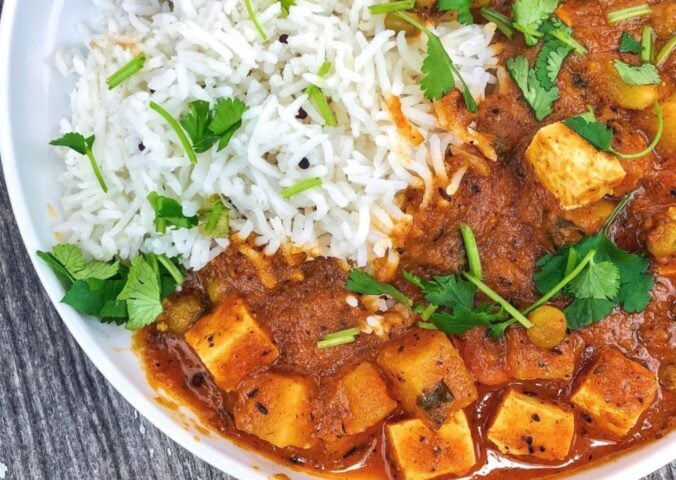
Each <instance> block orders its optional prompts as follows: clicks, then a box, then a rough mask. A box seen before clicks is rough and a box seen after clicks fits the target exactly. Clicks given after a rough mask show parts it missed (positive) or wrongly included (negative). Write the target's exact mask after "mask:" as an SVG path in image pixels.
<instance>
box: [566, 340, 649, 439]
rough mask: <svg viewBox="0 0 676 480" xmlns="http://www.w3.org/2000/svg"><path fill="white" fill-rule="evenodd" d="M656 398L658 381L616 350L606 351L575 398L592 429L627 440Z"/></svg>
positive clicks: (574, 401)
mask: <svg viewBox="0 0 676 480" xmlns="http://www.w3.org/2000/svg"><path fill="white" fill-rule="evenodd" d="M656 395H657V378H656V376H655V373H653V372H651V371H650V370H648V369H647V368H645V367H644V366H643V365H641V364H639V363H637V362H635V361H633V360H629V359H628V358H627V357H625V356H624V355H623V354H622V353H620V352H619V351H617V350H615V349H614V348H608V349H604V350H603V351H602V352H601V353H600V355H599V357H598V359H597V360H596V363H595V364H594V366H593V367H592V368H591V370H589V372H588V373H587V374H586V375H585V376H584V379H583V380H582V383H581V384H580V386H579V388H578V389H577V391H576V392H575V393H574V394H573V396H572V398H571V400H572V401H573V403H574V404H575V405H576V406H578V407H580V408H581V409H582V410H584V411H585V412H587V413H588V415H589V417H591V420H592V421H591V423H592V425H594V426H596V427H597V428H600V429H601V430H604V431H606V432H608V433H610V434H611V435H613V436H615V437H624V436H626V435H627V434H628V433H629V431H630V430H631V429H632V428H633V427H634V425H636V423H637V422H638V419H639V418H640V417H641V414H643V412H644V411H645V410H646V409H647V408H648V407H649V406H650V404H651V403H652V402H653V401H654V400H655V396H656Z"/></svg>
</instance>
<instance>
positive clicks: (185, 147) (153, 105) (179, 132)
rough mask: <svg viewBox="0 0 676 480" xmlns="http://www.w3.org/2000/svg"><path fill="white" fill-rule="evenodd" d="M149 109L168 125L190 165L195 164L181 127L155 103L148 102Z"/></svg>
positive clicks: (188, 142)
mask: <svg viewBox="0 0 676 480" xmlns="http://www.w3.org/2000/svg"><path fill="white" fill-rule="evenodd" d="M150 108H151V109H153V110H154V111H156V112H157V113H158V114H159V115H160V116H161V117H162V118H163V119H164V120H165V121H166V122H167V123H168V124H169V126H170V127H171V129H172V130H173V131H174V133H176V136H177V137H178V139H179V141H180V142H181V145H182V146H183V150H185V153H186V154H187V155H188V159H189V160H190V163H197V155H195V151H194V150H193V148H192V145H191V144H190V141H189V140H188V137H186V135H185V132H184V131H183V129H182V128H181V125H179V123H178V122H177V121H176V120H175V119H174V117H172V116H171V114H170V113H169V112H167V111H166V110H165V109H164V108H162V107H161V106H160V105H158V104H157V103H155V102H150Z"/></svg>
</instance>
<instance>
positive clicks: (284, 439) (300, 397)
mask: <svg viewBox="0 0 676 480" xmlns="http://www.w3.org/2000/svg"><path fill="white" fill-rule="evenodd" d="M314 390H315V388H314V385H313V384H312V382H310V381H309V380H308V379H306V378H303V377H300V376H297V375H286V374H278V373H272V372H265V373H262V374H260V375H256V376H255V377H253V378H250V379H249V380H246V381H245V382H244V383H242V385H241V387H240V389H239V390H238V392H237V393H238V395H237V400H236V403H235V406H234V408H233V415H234V417H235V426H236V427H237V428H238V429H240V430H243V431H245V432H247V433H251V434H252V435H255V436H257V437H258V438H260V439H262V440H265V441H266V442H269V443H271V444H273V445H274V446H276V447H279V448H285V447H298V448H310V447H311V446H312V444H313V437H312V434H313V431H314V425H313V422H312V418H311V411H312V409H311V404H312V398H313V396H314Z"/></svg>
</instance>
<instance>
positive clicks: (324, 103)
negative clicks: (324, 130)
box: [305, 62, 338, 127]
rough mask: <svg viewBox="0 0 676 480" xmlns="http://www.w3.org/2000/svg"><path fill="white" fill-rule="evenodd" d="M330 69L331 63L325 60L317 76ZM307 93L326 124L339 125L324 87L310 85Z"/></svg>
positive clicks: (321, 75) (306, 90)
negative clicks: (323, 89) (323, 90)
mask: <svg viewBox="0 0 676 480" xmlns="http://www.w3.org/2000/svg"><path fill="white" fill-rule="evenodd" d="M329 70H331V63H330V62H324V63H322V66H321V67H319V70H318V71H317V76H318V77H321V78H323V77H324V76H325V75H326V74H327V73H329ZM305 93H306V94H307V96H308V98H309V99H310V101H311V102H312V104H313V105H314V106H315V108H316V109H317V110H318V111H319V115H321V117H322V118H323V119H324V121H325V122H326V124H327V125H328V126H329V127H335V126H337V125H338V122H337V121H336V117H335V115H334V114H333V111H332V110H331V106H330V105H329V99H328V98H326V95H324V92H322V89H321V88H319V87H318V86H317V85H310V86H309V87H307V88H306V89H305Z"/></svg>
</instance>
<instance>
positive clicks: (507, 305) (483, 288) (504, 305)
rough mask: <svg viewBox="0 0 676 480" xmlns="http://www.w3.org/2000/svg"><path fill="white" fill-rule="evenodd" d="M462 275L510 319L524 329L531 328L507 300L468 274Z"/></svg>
mask: <svg viewBox="0 0 676 480" xmlns="http://www.w3.org/2000/svg"><path fill="white" fill-rule="evenodd" d="M462 275H463V276H464V277H465V278H466V279H467V280H469V282H470V283H472V284H473V285H474V286H475V287H476V288H478V289H479V291H480V292H482V293H483V294H484V295H486V296H487V297H488V298H490V299H491V300H493V301H494V302H495V303H497V304H498V305H500V306H501V307H502V308H504V309H505V311H506V312H507V313H509V314H510V315H511V316H512V318H514V319H515V320H516V321H517V322H519V323H520V324H521V325H523V326H524V327H526V328H531V327H532V326H533V324H532V323H531V321H530V320H528V319H527V318H526V317H525V316H524V315H523V314H522V313H521V312H519V311H518V310H517V309H516V308H514V306H513V305H512V304H511V303H509V302H508V301H507V300H505V299H504V298H502V297H501V296H500V295H498V294H497V293H496V292H495V290H493V289H492V288H491V287H489V286H488V285H486V284H485V283H484V282H482V281H481V280H479V279H478V278H476V277H475V276H474V275H472V274H471V273H469V272H464V273H463V274H462Z"/></svg>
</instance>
